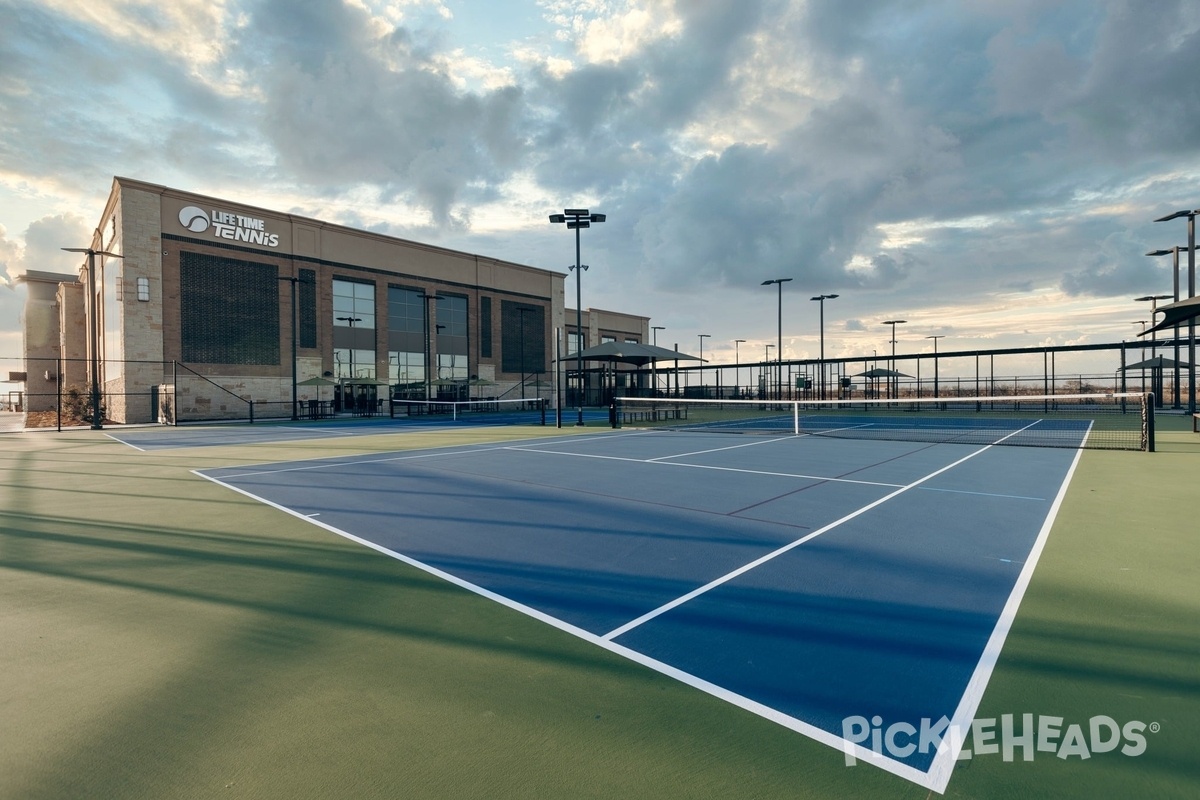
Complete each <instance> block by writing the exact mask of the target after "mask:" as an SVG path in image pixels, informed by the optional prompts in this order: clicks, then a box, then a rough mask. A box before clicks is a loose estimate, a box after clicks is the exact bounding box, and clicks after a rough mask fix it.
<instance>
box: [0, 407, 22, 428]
mask: <svg viewBox="0 0 1200 800" xmlns="http://www.w3.org/2000/svg"><path fill="white" fill-rule="evenodd" d="M23 430H25V414H24V412H16V411H0V433H15V432H17V431H23Z"/></svg>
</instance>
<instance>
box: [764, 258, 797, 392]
mask: <svg viewBox="0 0 1200 800" xmlns="http://www.w3.org/2000/svg"><path fill="white" fill-rule="evenodd" d="M790 280H791V278H775V279H773V280H769V281H763V282H762V285H763V286H770V285H771V284H776V285H777V286H778V287H779V350H778V352H777V353H776V354H775V355H776V356H777V358H778V361H779V365H778V367H777V368H776V369H777V372H776V378H775V391H776V392H777V393H778V396H779V399H780V400H782V399H783V285H784V284H785V283H787V282H788V281H790Z"/></svg>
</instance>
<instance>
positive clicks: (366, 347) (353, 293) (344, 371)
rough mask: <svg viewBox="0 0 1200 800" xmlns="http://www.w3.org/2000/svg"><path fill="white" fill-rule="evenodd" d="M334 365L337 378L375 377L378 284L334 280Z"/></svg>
mask: <svg viewBox="0 0 1200 800" xmlns="http://www.w3.org/2000/svg"><path fill="white" fill-rule="evenodd" d="M333 363H334V370H335V373H336V376H337V377H338V378H351V379H353V378H374V377H375V284H373V283H359V282H357V281H347V280H337V279H335V280H334V281H333Z"/></svg>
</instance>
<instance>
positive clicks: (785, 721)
mask: <svg viewBox="0 0 1200 800" xmlns="http://www.w3.org/2000/svg"><path fill="white" fill-rule="evenodd" d="M192 472H193V473H194V474H196V475H199V476H200V477H202V478H205V479H207V480H209V481H212V482H213V483H215V484H217V485H218V486H223V487H225V488H226V489H231V490H233V491H235V492H237V493H238V494H240V495H243V496H245V497H249V498H250V499H252V500H257V501H258V502H260V503H263V504H265V505H268V506H270V507H271V508H275V509H278V510H279V511H282V512H284V513H285V514H290V515H291V516H293V517H296V518H297V519H302V520H304V521H305V522H307V523H309V524H312V525H316V526H317V527H319V528H324V529H325V530H327V531H329V532H330V533H334V534H336V535H338V536H341V537H342V538H344V539H349V540H350V541H352V542H355V543H357V544H360V545H362V546H364V547H368V548H370V549H372V550H374V551H376V552H378V553H381V554H383V555H385V556H388V557H389V558H394V559H396V560H397V561H401V562H403V563H405V564H408V565H409V566H412V567H415V568H417V569H419V570H422V571H423V572H427V573H429V574H430V575H433V576H435V577H438V578H441V579H442V580H444V581H447V582H449V583H452V584H454V585H455V586H458V587H460V588H463V589H466V590H467V591H469V592H473V593H475V594H477V595H480V596H481V597H485V598H487V599H488V600H491V601H493V602H496V603H499V604H500V605H502V606H505V607H507V608H510V609H512V610H514V611H517V612H519V613H521V614H525V615H527V616H530V617H533V618H534V619H536V620H538V621H539V622H543V623H545V624H547V625H549V626H551V627H553V628H557V629H558V630H560V631H563V632H565V633H568V634H570V635H572V636H575V637H578V638H579V639H582V640H584V641H586V642H588V643H590V644H593V645H595V646H597V647H600V648H602V649H604V650H607V651H609V652H610V653H613V654H615V655H618V656H621V657H622V658H627V659H629V660H630V661H633V662H634V663H637V664H641V665H642V666H644V667H647V668H649V669H652V670H654V671H655V672H659V673H661V674H663V675H666V676H667V677H669V678H673V679H675V680H677V681H679V682H680V683H683V684H686V685H688V686H691V687H693V688H695V689H699V690H700V691H702V692H705V693H706V694H709V695H712V696H713V697H716V698H718V699H720V700H724V701H725V702H727V703H729V704H731V705H734V706H737V707H739V708H742V709H744V710H746V711H749V712H750V713H752V714H757V715H758V716H760V717H763V718H764V719H767V720H770V721H771V722H774V723H776V724H777V725H782V726H783V727H785V728H788V729H789V730H793V731H795V732H796V733H800V734H803V735H804V736H807V737H808V738H810V739H813V740H814V741H817V742H820V743H821V744H824V745H828V746H829V747H832V748H835V749H838V750H843V749H845V747H853V748H854V749H855V751H856V753H857V755H858V757H859V758H860V759H862V760H864V761H869V762H870V763H871V764H873V765H875V766H877V767H879V768H880V769H883V770H885V771H886V772H890V773H892V774H894V775H897V776H899V777H901V778H904V779H905V780H907V781H911V782H912V783H915V784H918V785H919V786H922V787H924V788H932V787H930V786H929V784H928V776H927V775H926V773H924V772H921V771H920V770H918V769H916V768H914V767H910V766H908V765H907V764H902V763H900V762H899V761H894V760H892V759H884V760H883V761H882V762H881V761H880V760H879V759H878V758H876V757H875V754H874V753H872V752H871V751H870V750H868V749H866V748H863V747H862V746H861V745H850V744H849V743H847V742H846V741H845V740H844V739H842V737H841V736H838V735H836V734H833V733H830V732H829V731H826V730H823V729H821V728H818V727H816V726H814V725H810V724H809V723H807V722H804V721H802V720H799V719H796V718H795V717H792V716H789V715H787V714H784V713H782V712H781V711H779V710H777V709H774V708H771V707H770V706H766V705H763V704H761V703H758V702H756V701H754V700H751V699H750V698H748V697H743V696H742V695H740V694H737V693H736V692H731V691H729V690H728V689H726V688H724V687H722V686H718V685H717V684H715V683H709V682H708V681H706V680H704V679H703V678H699V677H696V676H695V675H692V674H691V673H689V672H684V671H683V670H681V669H679V668H678V667H673V666H671V665H670V664H667V663H665V662H662V661H659V660H658V659H655V658H651V657H650V656H647V655H645V654H644V653H639V652H638V651H636V650H631V649H630V648H628V647H625V646H624V645H620V644H617V643H616V642H613V641H610V640H609V639H607V638H605V637H602V636H597V635H596V634H594V633H592V632H591V631H587V630H584V629H583V628H579V627H577V626H575V625H572V624H570V623H569V622H564V621H563V620H561V619H558V618H557V617H552V616H550V615H549V614H546V613H544V612H542V611H538V610H537V609H536V608H532V607H530V606H527V605H525V604H523V603H518V602H516V601H515V600H511V599H509V598H507V597H505V596H503V595H500V594H496V593H495V592H493V591H491V590H490V589H485V588H484V587H482V586H479V585H477V584H474V583H471V582H470V581H466V580H463V579H462V578H459V577H457V576H456V575H452V574H451V573H449V572H443V571H442V570H440V569H438V568H437V567H434V566H432V565H430V564H426V563H424V562H422V561H418V560H416V559H414V558H411V557H409V556H406V555H404V554H403V553H397V552H396V551H394V550H389V549H388V548H386V547H384V546H383V545H380V544H376V543H375V542H372V541H371V540H369V539H363V538H361V537H359V536H355V535H354V534H352V533H348V532H346V531H343V530H341V529H339V528H335V527H334V526H333V525H330V524H328V523H325V522H321V521H320V520H318V519H315V518H313V517H310V516H307V515H306V514H301V513H300V512H298V511H293V510H292V509H290V508H288V507H287V506H282V505H279V504H278V503H274V502H272V501H270V500H267V499H266V498H263V497H259V496H258V495H256V494H253V493H251V492H248V491H246V490H244V489H239V488H238V487H236V486H232V485H230V484H228V483H225V482H223V481H221V480H220V479H218V478H213V477H211V476H209V475H205V474H204V473H203V472H200V471H199V470H192Z"/></svg>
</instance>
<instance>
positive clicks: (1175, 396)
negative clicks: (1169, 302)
mask: <svg viewBox="0 0 1200 800" xmlns="http://www.w3.org/2000/svg"><path fill="white" fill-rule="evenodd" d="M1182 249H1183V248H1182V247H1180V246H1179V245H1176V246H1175V247H1172V248H1171V249H1170V250H1151V251H1150V252H1149V253H1146V255H1148V256H1165V255H1168V254H1170V255H1173V256H1175V258H1174V262H1175V263H1174V273H1173V276H1174V277H1173V280H1172V290H1173V292H1174V296H1173V300H1174V302H1176V303H1178V302H1179V251H1180V250H1182ZM1174 359H1175V376H1174V377H1175V380H1174V381H1173V387H1174V388H1173V389H1172V391H1171V394H1172V403H1171V408H1180V407H1181V406H1180V403H1179V325H1176V326H1175V355H1174Z"/></svg>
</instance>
